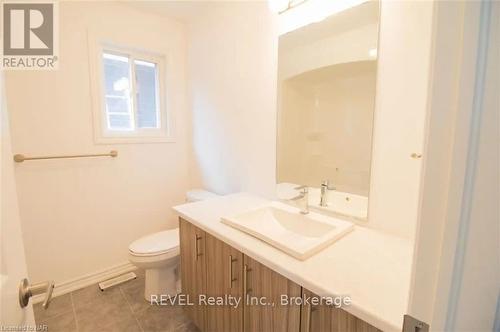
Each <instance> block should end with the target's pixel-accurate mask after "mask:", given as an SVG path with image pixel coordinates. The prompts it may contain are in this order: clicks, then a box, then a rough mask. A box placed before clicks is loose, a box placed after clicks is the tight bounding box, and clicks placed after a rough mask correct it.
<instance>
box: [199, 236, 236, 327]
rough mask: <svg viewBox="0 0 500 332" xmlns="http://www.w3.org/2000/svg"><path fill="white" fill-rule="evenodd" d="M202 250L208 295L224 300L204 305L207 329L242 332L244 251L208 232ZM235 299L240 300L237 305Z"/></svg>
mask: <svg viewBox="0 0 500 332" xmlns="http://www.w3.org/2000/svg"><path fill="white" fill-rule="evenodd" d="M205 250H206V256H205V257H206V264H207V288H206V291H207V296H209V297H214V298H216V299H219V300H221V299H223V300H224V301H225V303H224V304H223V305H220V304H216V305H208V306H207V308H206V309H207V329H206V331H209V332H241V331H242V328H243V280H242V273H243V254H242V253H241V252H240V251H238V250H236V249H234V248H233V247H231V246H229V245H227V244H226V243H224V242H222V241H221V240H218V239H217V238H215V237H213V236H211V235H210V234H207V235H206V243H205ZM229 299H232V300H229ZM236 300H239V302H238V304H237V305H236V302H234V301H236ZM228 301H231V302H228Z"/></svg>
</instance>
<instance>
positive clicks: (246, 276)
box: [179, 218, 379, 332]
mask: <svg viewBox="0 0 500 332" xmlns="http://www.w3.org/2000/svg"><path fill="white" fill-rule="evenodd" d="M179 232H180V241H181V242H180V250H181V254H180V257H181V281H182V293H183V294H186V295H188V296H189V298H190V301H191V302H192V303H193V305H188V306H185V307H184V308H185V309H186V312H187V314H188V316H189V317H190V318H191V319H192V320H193V322H194V323H195V324H196V326H197V327H198V328H199V329H200V330H201V331H202V332H205V331H206V332H233V331H235V332H281V331H283V332H313V331H314V332H316V331H321V332H333V331H343V332H357V331H366V332H372V331H373V332H375V331H379V330H378V329H376V328H375V327H373V326H371V325H370V324H368V323H366V322H364V321H362V320H360V319H358V318H356V317H355V316H353V315H351V314H349V313H347V312H346V311H344V310H342V309H337V308H334V307H331V306H327V305H326V304H325V305H318V306H314V307H312V306H310V305H308V304H304V305H299V304H297V301H289V303H293V304H289V305H282V303H281V296H282V295H286V296H287V298H288V299H291V298H292V297H295V298H300V297H305V296H309V297H311V296H313V295H314V294H313V293H311V292H309V291H308V290H306V289H305V288H302V287H301V286H300V285H298V284H296V283H294V282H293V281H291V280H289V279H287V278H285V277H283V276H282V275H281V274H279V273H277V272H275V271H273V270H272V269H270V268H268V267H266V266H264V265H263V264H261V263H259V262H258V261H256V260H254V259H252V258H250V257H248V256H246V255H244V254H243V253H241V252H240V251H238V250H236V249H234V248H233V247H231V246H229V245H227V244H226V243H224V242H223V241H221V240H219V239H217V238H216V237H214V236H212V235H210V234H208V233H206V232H204V231H203V230H201V229H199V228H198V227H196V226H194V225H192V224H191V223H189V222H187V221H185V220H183V219H182V218H180V221H179ZM229 296H230V297H232V298H234V299H240V298H241V302H240V303H239V305H238V306H235V303H234V302H226V303H225V304H224V305H205V304H203V303H200V302H199V299H200V297H201V298H206V299H207V301H208V298H209V297H220V298H223V299H225V300H227V299H228V297H229ZM258 301H261V302H258Z"/></svg>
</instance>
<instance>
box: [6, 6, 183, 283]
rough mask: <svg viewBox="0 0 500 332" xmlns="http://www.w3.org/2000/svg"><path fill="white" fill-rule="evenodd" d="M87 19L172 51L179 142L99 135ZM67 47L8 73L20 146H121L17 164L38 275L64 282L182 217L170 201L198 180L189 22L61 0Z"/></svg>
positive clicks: (31, 149) (64, 150) (115, 260)
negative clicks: (46, 67)
mask: <svg viewBox="0 0 500 332" xmlns="http://www.w3.org/2000/svg"><path fill="white" fill-rule="evenodd" d="M88 28H91V29H93V30H97V31H99V32H100V34H101V35H108V36H109V38H110V40H111V41H114V42H118V43H122V44H131V45H135V46H136V47H139V48H144V49H151V50H156V51H160V52H166V51H169V52H170V56H171V57H172V62H173V63H174V66H173V67H172V68H171V70H170V72H169V73H168V75H169V77H170V79H171V80H172V82H175V84H173V85H172V86H171V89H172V90H171V98H173V101H172V102H173V105H174V106H173V111H174V112H175V120H176V123H175V125H176V128H177V136H176V137H177V141H176V143H158V144H124V145H96V144H94V140H93V129H92V109H91V94H90V84H89V80H90V77H89V58H88V43H87V29H88ZM60 47H61V51H60V66H59V70H57V71H51V72H48V71H47V72H41V71H31V72H28V71H26V72H9V73H7V74H6V85H7V97H8V103H9V105H8V106H9V112H10V115H11V128H12V143H13V150H14V153H23V154H26V155H34V156H36V155H60V154H74V153H77V154H81V153H95V152H107V151H109V150H111V149H116V150H118V152H119V155H118V157H117V158H114V159H111V158H97V159H74V160H52V161H27V162H24V163H22V164H16V165H15V174H16V180H17V185H18V196H19V205H20V211H21V219H22V224H23V231H24V240H25V243H26V254H27V262H28V268H29V275H30V278H31V279H32V280H34V281H38V280H46V279H55V281H56V283H59V282H62V281H67V280H70V279H72V278H76V277H80V276H83V275H85V274H88V273H93V272H95V271H98V270H100V269H104V268H108V267H110V266H113V265H116V264H120V263H123V262H126V261H127V254H128V245H129V243H130V242H131V241H133V240H135V239H137V238H138V237H140V236H142V235H145V234H148V233H151V232H155V231H159V230H161V229H166V228H171V227H174V226H175V225H176V218H175V216H174V214H173V213H172V211H171V206H173V205H175V204H178V203H181V202H183V201H184V192H185V190H186V189H187V188H188V187H189V183H188V181H189V176H188V167H189V166H188V151H189V144H188V143H189V139H188V134H189V133H188V132H189V131H188V130H186V127H187V125H188V124H187V119H186V106H185V104H186V101H185V85H186V81H185V58H186V54H185V48H186V37H185V30H184V26H183V25H182V24H181V23H179V22H177V21H172V20H168V19H166V18H164V17H160V16H156V15H152V14H145V13H142V12H138V11H136V10H135V9H133V8H131V7H128V6H126V5H123V4H119V3H117V2H115V3H112V2H107V3H106V2H101V3H99V2H61V3H60Z"/></svg>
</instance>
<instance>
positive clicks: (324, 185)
mask: <svg viewBox="0 0 500 332" xmlns="http://www.w3.org/2000/svg"><path fill="white" fill-rule="evenodd" d="M329 190H335V187H334V186H332V185H330V181H329V180H325V181H323V182H321V196H320V199H319V206H327V205H328V195H327V194H328V191H329Z"/></svg>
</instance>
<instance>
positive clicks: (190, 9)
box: [122, 0, 219, 21]
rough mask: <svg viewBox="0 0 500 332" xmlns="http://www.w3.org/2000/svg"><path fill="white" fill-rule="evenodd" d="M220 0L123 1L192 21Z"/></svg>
mask: <svg viewBox="0 0 500 332" xmlns="http://www.w3.org/2000/svg"><path fill="white" fill-rule="evenodd" d="M214 2H219V1H211V0H205V1H191V0H178V1H170V0H157V1H140V0H132V1H123V2H122V3H124V4H126V5H128V6H131V7H134V8H136V9H138V10H141V11H143V12H148V13H152V14H157V15H162V16H168V17H171V18H174V19H177V20H179V21H192V20H195V19H196V18H197V17H200V16H201V15H202V14H203V13H206V11H207V10H209V9H210V7H211V6H213V4H214Z"/></svg>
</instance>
